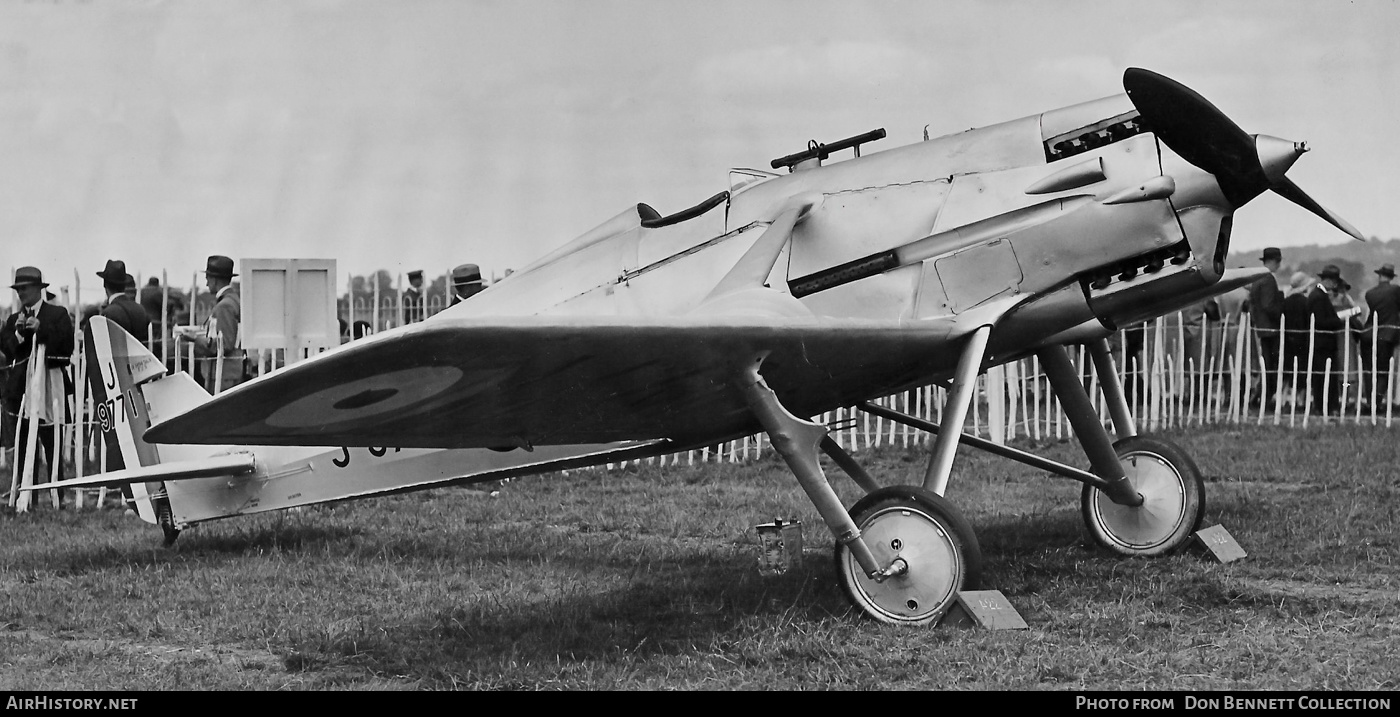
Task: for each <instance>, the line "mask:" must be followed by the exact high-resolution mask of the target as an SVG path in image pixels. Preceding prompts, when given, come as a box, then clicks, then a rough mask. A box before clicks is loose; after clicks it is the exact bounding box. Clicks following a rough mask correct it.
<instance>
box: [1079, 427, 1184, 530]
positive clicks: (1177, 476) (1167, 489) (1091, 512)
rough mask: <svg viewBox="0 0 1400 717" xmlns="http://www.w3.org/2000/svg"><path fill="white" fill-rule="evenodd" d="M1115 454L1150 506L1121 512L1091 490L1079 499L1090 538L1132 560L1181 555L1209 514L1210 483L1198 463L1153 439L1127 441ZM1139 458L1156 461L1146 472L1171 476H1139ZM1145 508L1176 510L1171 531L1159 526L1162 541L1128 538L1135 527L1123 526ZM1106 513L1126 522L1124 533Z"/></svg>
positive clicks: (1120, 443)
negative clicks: (1127, 529)
mask: <svg viewBox="0 0 1400 717" xmlns="http://www.w3.org/2000/svg"><path fill="white" fill-rule="evenodd" d="M1113 449H1114V452H1116V453H1117V454H1118V457H1119V459H1121V460H1123V463H1124V470H1126V471H1127V473H1128V476H1129V477H1131V478H1133V483H1134V485H1135V486H1137V487H1138V488H1139V490H1140V492H1143V493H1144V497H1145V498H1147V502H1145V503H1144V504H1143V505H1142V506H1140V507H1136V508H1132V507H1128V506H1120V505H1117V504H1115V503H1113V501H1111V500H1109V499H1108V496H1106V495H1104V494H1103V492H1102V491H1100V490H1099V489H1097V488H1095V487H1093V486H1090V485H1085V486H1084V490H1083V491H1082V492H1081V493H1080V496H1079V511H1080V514H1081V516H1082V517H1083V519H1084V527H1085V529H1086V531H1087V532H1088V533H1089V537H1090V538H1091V539H1093V541H1094V542H1095V543H1097V544H1098V545H1099V546H1101V547H1103V548H1105V549H1107V550H1109V551H1111V552H1114V553H1117V554H1118V555H1122V556H1126V557H1134V558H1149V557H1157V556H1161V555H1169V554H1171V553H1174V552H1176V551H1178V550H1180V549H1181V548H1182V547H1183V546H1185V545H1186V544H1187V543H1188V542H1189V541H1190V540H1191V536H1192V535H1193V534H1194V533H1195V532H1196V530H1197V529H1198V528H1200V527H1201V519H1202V518H1204V517H1205V512H1206V498H1205V494H1206V490H1205V483H1204V481H1203V480H1202V479H1201V471H1200V469H1199V468H1197V467H1196V462H1195V461H1193V460H1191V456H1190V455H1188V454H1187V453H1186V451H1184V450H1182V449H1181V448H1180V447H1179V446H1177V445H1176V444H1174V443H1171V442H1169V441H1164V440H1161V439H1159V438H1152V437H1149V436H1130V437H1128V438H1124V439H1122V440H1120V441H1118V442H1116V443H1114V444H1113ZM1134 458H1137V459H1138V460H1147V461H1152V463H1148V464H1146V465H1145V466H1144V468H1153V467H1155V468H1158V469H1163V468H1165V469H1167V470H1165V471H1164V470H1157V471H1154V472H1153V473H1151V474H1149V473H1147V472H1146V471H1145V470H1136V469H1134V468H1133V466H1132V465H1131V464H1130V462H1131V461H1133V459H1134ZM1144 508H1146V509H1156V510H1158V511H1161V510H1163V509H1170V510H1172V511H1175V512H1177V513H1178V514H1177V515H1176V516H1175V520H1174V521H1171V525H1170V526H1158V527H1159V530H1157V531H1156V532H1157V533H1158V535H1154V536H1150V537H1145V538H1134V537H1131V536H1126V535H1124V534H1123V533H1124V531H1123V529H1122V528H1125V527H1131V526H1128V525H1124V524H1122V523H1121V521H1122V520H1123V519H1130V520H1131V519H1132V518H1133V514H1134V513H1135V512H1136V511H1140V510H1143V509H1144ZM1105 511H1107V516H1108V518H1109V519H1115V520H1118V521H1120V526H1121V527H1120V528H1118V529H1116V530H1115V528H1114V527H1113V526H1111V525H1108V524H1106V522H1105V515H1106V514H1105ZM1165 527H1169V530H1167V531H1166V532H1165V534H1162V530H1161V529H1160V528H1165Z"/></svg>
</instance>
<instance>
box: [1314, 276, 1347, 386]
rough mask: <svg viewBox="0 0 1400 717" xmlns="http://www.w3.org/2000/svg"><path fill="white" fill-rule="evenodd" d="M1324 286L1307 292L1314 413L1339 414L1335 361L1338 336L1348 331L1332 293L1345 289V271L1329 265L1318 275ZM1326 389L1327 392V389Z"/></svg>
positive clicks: (1338, 369)
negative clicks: (1343, 285)
mask: <svg viewBox="0 0 1400 717" xmlns="http://www.w3.org/2000/svg"><path fill="white" fill-rule="evenodd" d="M1317 278H1319V279H1321V280H1322V282H1321V283H1320V284H1318V285H1316V286H1314V287H1313V288H1312V291H1309V292H1308V317H1309V320H1310V321H1311V322H1312V325H1313V329H1314V335H1313V337H1312V345H1313V351H1312V368H1311V375H1312V397H1313V410H1317V411H1322V410H1325V411H1327V412H1328V413H1336V412H1337V410H1338V409H1339V408H1341V406H1340V405H1339V404H1340V397H1341V386H1339V385H1338V382H1339V381H1340V380H1341V366H1340V365H1339V364H1338V363H1337V361H1336V356H1337V346H1338V340H1337V336H1338V334H1339V333H1340V332H1342V331H1343V330H1345V329H1346V322H1345V321H1343V320H1342V318H1341V317H1340V316H1338V315H1337V310H1336V309H1335V308H1334V307H1333V306H1332V293H1333V292H1335V291H1337V290H1338V288H1339V287H1341V285H1342V270H1341V269H1338V268H1337V265H1336V264H1328V265H1327V266H1325V267H1323V268H1322V271H1320V272H1318V274H1317ZM1328 359H1332V370H1331V372H1330V373H1329V372H1328V370H1327V360H1328ZM1324 387H1326V388H1324Z"/></svg>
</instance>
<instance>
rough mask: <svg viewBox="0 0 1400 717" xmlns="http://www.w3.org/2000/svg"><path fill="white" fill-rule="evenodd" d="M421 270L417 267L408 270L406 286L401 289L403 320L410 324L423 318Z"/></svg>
mask: <svg viewBox="0 0 1400 717" xmlns="http://www.w3.org/2000/svg"><path fill="white" fill-rule="evenodd" d="M423 314H424V306H423V272H422V271H421V270H418V269H414V270H413V271H410V272H408V288H407V289H404V290H403V322H404V323H405V324H412V323H417V322H419V321H422V320H423V318H424V315H423Z"/></svg>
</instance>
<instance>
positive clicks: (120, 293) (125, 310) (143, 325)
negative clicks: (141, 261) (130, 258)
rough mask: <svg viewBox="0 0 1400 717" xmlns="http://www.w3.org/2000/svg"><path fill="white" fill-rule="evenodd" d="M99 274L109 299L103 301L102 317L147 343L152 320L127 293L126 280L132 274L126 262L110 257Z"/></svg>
mask: <svg viewBox="0 0 1400 717" xmlns="http://www.w3.org/2000/svg"><path fill="white" fill-rule="evenodd" d="M97 275H98V276H100V277H102V289H103V290H104V291H106V292H107V299H106V301H103V302H102V318H104V319H106V320H108V321H110V322H112V323H114V324H116V325H117V326H120V327H122V330H124V331H126V332H127V333H128V334H131V335H132V336H134V337H136V340H137V341H140V342H141V343H143V344H144V343H146V340H147V339H148V338H150V326H151V321H150V317H148V316H147V315H146V310H145V309H144V308H142V306H141V305H140V304H138V303H136V302H135V301H134V300H132V298H131V296H130V295H129V294H127V293H126V280H127V277H130V276H131V275H130V274H128V273H126V262H124V261H122V260H120V259H108V260H107V266H106V267H105V268H103V269H102V271H99V272H97ZM132 283H135V282H134V281H133V282H132Z"/></svg>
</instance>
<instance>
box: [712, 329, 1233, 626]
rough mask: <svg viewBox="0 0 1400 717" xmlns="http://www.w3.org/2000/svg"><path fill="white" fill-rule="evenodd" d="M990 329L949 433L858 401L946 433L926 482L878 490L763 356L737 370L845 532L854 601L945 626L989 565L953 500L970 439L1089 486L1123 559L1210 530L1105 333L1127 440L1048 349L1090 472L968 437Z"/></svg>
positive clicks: (1095, 531)
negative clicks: (958, 464) (792, 398)
mask: <svg viewBox="0 0 1400 717" xmlns="http://www.w3.org/2000/svg"><path fill="white" fill-rule="evenodd" d="M990 333H991V327H990V326H983V327H980V328H978V329H976V330H974V331H973V332H972V333H971V334H970V335H969V336H968V339H967V342H966V343H965V344H964V345H963V347H962V350H961V352H960V355H959V358H958V364H957V368H956V370H955V372H954V375H953V380H952V383H951V389H950V391H949V394H948V399H947V402H946V403H945V405H944V409H943V413H942V416H943V421H944V423H945V425H948V426H949V430H947V431H942V430H939V426H938V425H937V424H934V423H930V422H928V421H923V420H921V419H918V418H916V417H913V416H907V415H904V414H900V413H897V412H894V411H890V410H888V409H884V408H881V407H878V406H875V405H873V404H869V403H863V404H860V405H859V406H860V408H861V409H862V410H865V411H867V412H870V413H875V414H877V415H881V416H884V417H885V418H887V419H889V420H893V421H897V422H900V423H903V424H905V425H909V426H913V427H915V428H919V429H922V430H926V431H930V432H932V433H935V434H937V437H936V439H935V441H934V445H933V450H932V452H931V455H930V456H929V464H928V467H927V469H926V470H925V473H924V480H923V485H922V486H919V487H915V486H896V487H890V488H880V487H878V485H877V484H876V483H875V481H874V479H872V478H871V477H870V476H869V475H867V474H866V473H865V471H864V470H862V469H861V468H860V467H859V465H857V464H856V462H855V461H854V460H853V459H852V458H851V457H850V456H849V455H847V454H846V453H845V451H844V450H842V449H841V447H840V446H839V445H838V444H837V443H836V442H835V441H833V440H831V439H830V438H829V437H828V436H827V429H826V427H825V426H822V425H819V424H816V423H812V422H811V421H807V420H803V419H801V418H798V417H796V416H794V415H792V414H791V413H790V412H788V410H787V409H786V408H784V407H783V406H782V404H781V403H779V401H778V399H777V396H776V394H774V393H773V391H772V390H771V389H770V388H768V386H767V385H766V384H765V383H764V382H763V379H762V378H761V377H760V375H759V373H758V367H759V365H761V364H762V362H763V359H764V358H765V355H764V354H758V355H755V356H754V357H753V358H752V360H751V361H750V362H748V363H747V364H745V365H743V366H742V367H741V370H740V371H738V372H737V376H736V378H737V384H738V387H739V388H740V389H741V390H742V391H743V392H744V396H745V399H746V401H747V403H748V405H749V407H750V409H751V410H752V411H753V414H754V417H755V418H756V419H757V420H758V421H759V423H760V424H761V425H762V426H763V428H764V430H766V431H767V433H768V436H769V437H770V438H771V439H772V441H773V447H774V449H776V450H777V451H778V453H779V454H780V455H782V457H783V460H784V461H785V462H787V464H788V467H789V468H790V469H792V472H793V475H795V476H796V477H797V481H798V484H799V485H801V486H802V489H803V490H804V491H805V492H806V493H807V496H808V497H809V498H810V499H811V501H812V504H813V506H815V507H816V509H817V512H818V513H820V514H821V517H822V521H823V522H824V523H825V524H826V526H827V528H828V529H830V530H831V533H832V535H833V536H835V538H836V554H835V563H836V574H837V579H838V581H839V583H840V585H841V589H842V590H843V591H844V592H845V593H846V597H847V598H848V599H849V600H850V601H851V603H852V604H853V605H855V606H856V607H858V608H860V609H861V610H862V611H863V612H865V613H866V614H867V615H869V616H870V617H872V618H874V619H875V620H878V621H880V622H884V623H892V624H904V625H921V624H930V623H935V622H937V621H938V620H939V619H940V618H942V616H943V615H944V614H945V613H946V612H947V611H948V609H949V608H951V607H952V605H953V602H954V601H955V600H956V599H957V596H958V593H959V592H960V591H963V590H970V589H974V588H976V587H977V583H978V579H979V576H980V573H981V567H982V553H981V549H980V548H979V546H978V544H977V536H976V534H974V533H973V531H972V528H971V526H970V525H969V524H968V522H967V520H966V519H965V518H963V516H962V515H961V514H960V513H959V512H958V511H957V510H956V509H954V508H953V506H952V504H950V503H949V502H948V501H947V500H945V499H944V498H943V492H944V490H945V489H946V487H947V485H948V479H949V477H950V475H951V473H952V466H953V458H954V454H955V452H956V451H957V448H958V446H959V444H967V445H970V446H972V447H973V448H977V449H979V450H983V451H987V452H990V453H993V454H995V455H1000V456H1003V457H1006V458H1010V459H1012V460H1015V461H1018V462H1021V463H1024V464H1026V465H1029V466H1032V467H1036V468H1040V469H1044V470H1048V471H1050V472H1051V473H1055V474H1058V475H1061V476H1064V477H1066V478H1070V479H1073V480H1077V481H1079V482H1081V483H1083V484H1084V491H1083V493H1082V496H1081V508H1082V509H1083V514H1084V521H1085V524H1086V525H1087V526H1088V528H1089V532H1090V534H1091V535H1092V536H1093V539H1094V540H1095V541H1096V542H1097V543H1099V544H1100V545H1103V546H1105V547H1107V548H1109V549H1110V550H1113V551H1115V552H1117V553H1119V554H1121V555H1130V556H1154V555H1164V554H1166V553H1170V552H1172V551H1174V550H1176V549H1178V548H1180V547H1181V546H1182V545H1183V544H1185V542H1186V541H1187V540H1188V539H1189V538H1190V537H1191V535H1192V534H1193V533H1194V532H1195V531H1196V529H1197V528H1198V527H1199V526H1200V523H1201V518H1202V516H1203V514H1204V510H1205V497H1204V496H1205V489H1204V486H1203V484H1202V481H1201V474H1200V470H1198V469H1197V468H1196V465H1195V463H1193V462H1192V461H1191V459H1190V457H1189V456H1187V455H1186V453H1185V452H1184V451H1183V450H1181V449H1180V448H1178V447H1176V446H1174V445H1172V444H1170V443H1168V442H1166V441H1162V440H1157V439H1153V438H1147V437H1143V436H1137V435H1136V433H1137V429H1136V426H1135V425H1134V424H1133V420H1132V416H1131V414H1130V412H1129V410H1128V406H1127V403H1126V401H1124V399H1123V392H1122V387H1121V386H1119V385H1118V379H1117V375H1116V373H1115V371H1114V369H1113V363H1112V356H1111V355H1110V354H1109V352H1108V345H1107V342H1106V341H1103V340H1099V341H1096V342H1094V343H1093V344H1091V345H1090V347H1089V348H1090V353H1091V355H1092V356H1093V358H1094V364H1095V368H1096V370H1097V371H1098V372H1099V373H1100V382H1099V383H1100V386H1101V388H1102V389H1103V392H1104V397H1105V400H1106V402H1107V404H1108V408H1109V413H1110V415H1111V417H1112V419H1113V423H1114V428H1115V430H1116V431H1117V432H1118V434H1119V435H1122V436H1126V437H1125V438H1122V439H1121V440H1119V441H1118V442H1117V443H1114V442H1113V440H1112V439H1111V438H1110V437H1109V433H1108V431H1107V430H1106V429H1105V428H1104V425H1103V423H1102V422H1101V419H1100V417H1099V412H1098V410H1097V409H1096V408H1095V407H1094V405H1093V404H1092V402H1091V401H1090V400H1089V396H1088V394H1087V393H1086V392H1085V390H1084V385H1083V383H1082V381H1081V379H1080V377H1079V374H1078V371H1077V369H1075V368H1074V367H1073V366H1072V365H1071V363H1070V360H1069V358H1068V356H1067V355H1066V354H1065V351H1064V348H1063V347H1060V346H1047V347H1043V348H1041V349H1039V350H1038V351H1037V355H1038V356H1040V358H1041V365H1042V366H1043V367H1044V368H1045V373H1046V376H1047V378H1048V379H1049V381H1050V384H1051V387H1052V389H1054V391H1055V395H1056V396H1057V397H1059V399H1060V403H1061V406H1062V408H1063V410H1064V411H1065V414H1066V416H1067V417H1068V418H1069V421H1070V425H1071V426H1072V427H1073V429H1074V432H1075V435H1076V437H1077V438H1078V439H1079V442H1080V445H1081V446H1082V447H1083V448H1084V453H1085V455H1086V456H1087V457H1088V458H1089V463H1090V465H1091V468H1090V470H1088V471H1086V470H1083V469H1080V468H1075V467H1073V466H1069V465H1065V464H1063V463H1059V462H1056V461H1053V460H1050V459H1048V458H1044V457H1042V456H1036V455H1033V454H1030V453H1026V452H1025V451H1021V450H1019V449H1015V448H1012V447H1010V446H1003V445H998V444H994V443H992V442H991V441H986V440H983V439H980V438H977V437H975V436H969V435H965V434H963V433H962V430H961V428H962V425H963V421H964V418H965V417H966V415H967V410H968V407H969V406H970V405H971V403H972V401H973V399H974V398H975V393H976V391H975V387H976V377H977V373H978V371H979V370H980V367H981V365H982V362H983V360H984V358H985V354H986V347H987V344H988V339H989V336H990ZM954 427H956V428H954ZM819 451H822V452H825V453H827V454H828V455H829V456H830V457H831V458H832V459H833V460H834V461H835V462H836V463H837V465H839V466H840V467H841V468H842V469H843V470H844V471H846V472H847V473H848V474H849V475H850V476H851V478H852V479H853V480H855V482H856V483H857V484H859V485H860V486H861V487H862V488H863V489H864V490H865V491H866V493H867V494H866V496H865V497H864V498H862V499H861V500H860V501H858V502H857V503H856V504H855V506H853V507H852V508H851V510H850V511H849V512H848V511H846V510H845V509H844V508H843V507H842V504H841V501H840V499H839V498H838V497H837V495H836V493H835V491H833V490H832V488H831V485H830V484H829V483H828V482H827V479H826V475H825V474H824V473H823V472H822V468H821V465H820V460H819V456H818V452H819Z"/></svg>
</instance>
